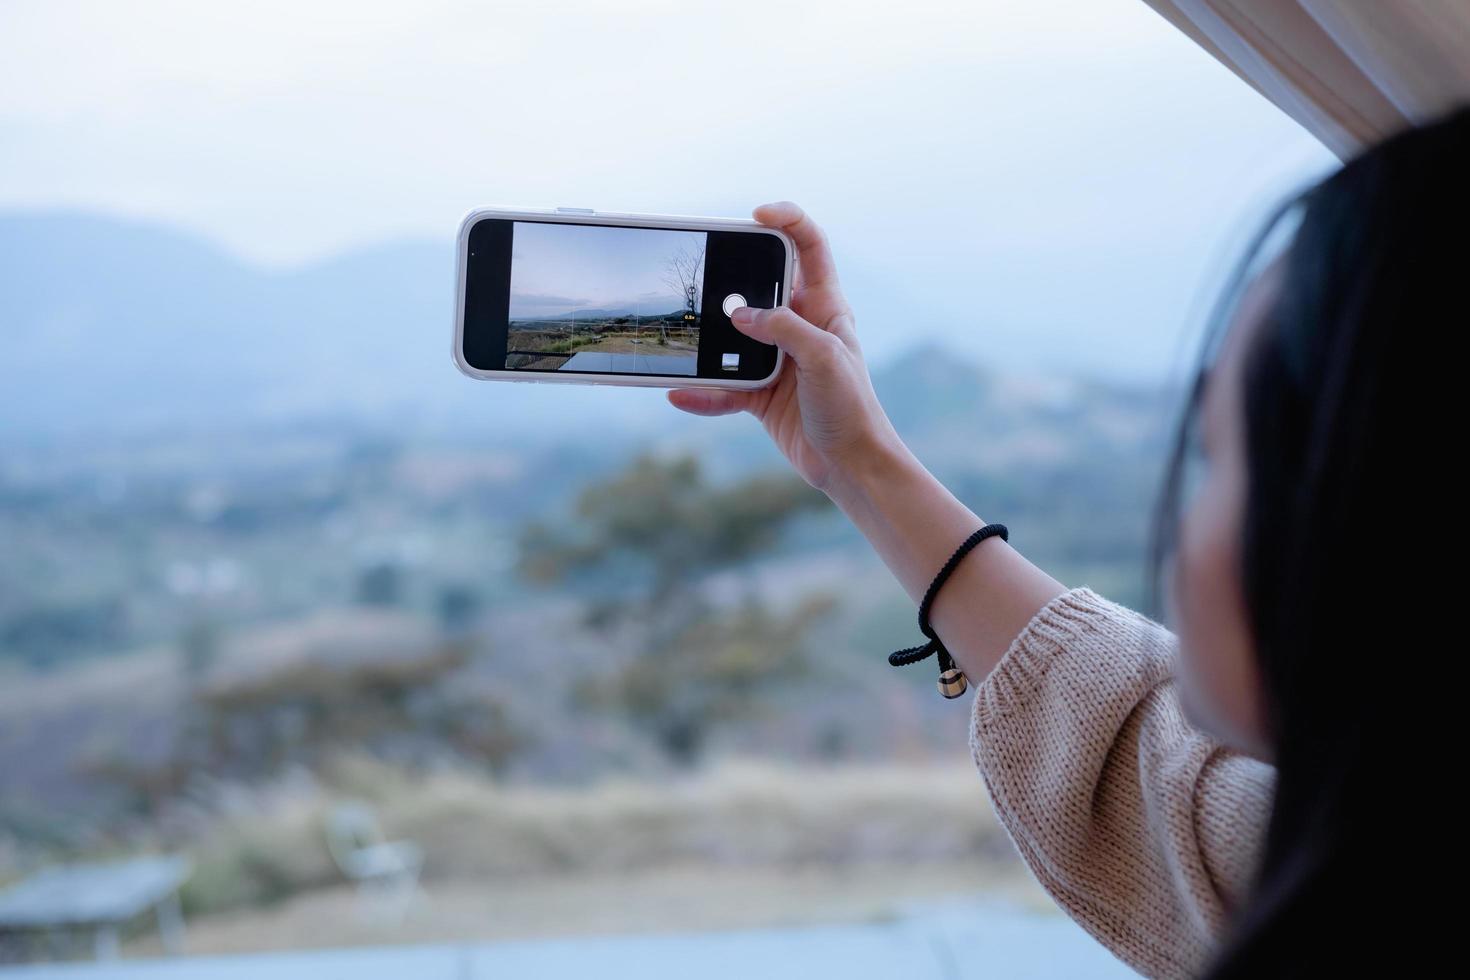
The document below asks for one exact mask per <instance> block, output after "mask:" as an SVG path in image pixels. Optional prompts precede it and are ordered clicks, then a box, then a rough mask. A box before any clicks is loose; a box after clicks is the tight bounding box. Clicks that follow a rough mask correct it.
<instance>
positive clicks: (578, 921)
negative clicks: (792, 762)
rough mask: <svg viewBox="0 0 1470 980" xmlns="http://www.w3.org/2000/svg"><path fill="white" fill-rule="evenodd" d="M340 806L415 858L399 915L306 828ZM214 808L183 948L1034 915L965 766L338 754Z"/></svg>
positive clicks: (188, 892)
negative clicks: (954, 914)
mask: <svg viewBox="0 0 1470 980" xmlns="http://www.w3.org/2000/svg"><path fill="white" fill-rule="evenodd" d="M347 798H354V799H364V800H368V801H371V802H372V803H373V804H374V806H375V807H376V808H377V810H378V812H379V813H380V814H381V816H382V821H383V823H384V826H385V828H386V830H387V832H388V835H389V836H390V837H394V838H399V837H402V838H409V839H412V840H415V841H417V842H418V843H419V844H421V845H422V846H423V848H424V852H425V857H426V864H425V869H424V879H423V892H422V894H421V895H420V896H418V897H417V898H416V899H414V900H413V901H412V903H411V904H410V905H408V907H407V911H406V914H405V915H404V916H403V917H402V919H401V920H399V918H398V917H397V916H395V915H392V914H385V912H384V909H383V908H380V907H379V906H378V905H377V904H376V903H375V902H374V901H372V900H366V901H365V900H363V899H362V898H361V897H359V896H358V895H357V894H355V893H354V891H353V889H352V888H350V887H347V886H346V885H345V884H344V880H343V877H342V875H341V873H340V872H339V871H338V870H337V869H336V868H335V867H334V866H333V864H332V861H331V859H330V856H329V854H328V852H327V849H326V846H325V832H324V825H325V820H326V818H327V816H328V813H329V812H330V808H331V806H332V805H333V803H334V802H335V801H339V800H342V799H347ZM219 809H220V813H221V816H220V818H219V819H218V820H217V821H216V822H215V823H214V824H213V825H212V826H211V827H210V829H209V830H208V831H207V832H205V833H204V834H203V835H202V836H201V837H200V838H199V839H198V840H197V841H196V842H194V844H193V846H192V847H191V848H190V850H191V853H192V854H193V856H194V858H195V861H196V862H197V870H196V873H195V876H194V878H193V879H192V880H191V881H190V883H189V884H188V885H187V886H186V888H185V891H184V901H185V908H186V910H187V911H188V913H189V915H190V922H191V927H190V943H189V949H190V951H191V952H194V953H205V952H233V951H247V950H254V949H263V948H270V949H289V948H305V947H318V946H342V945H353V944H357V943H382V942H439V941H452V940H472V939H492V938H511V937H532V936H551V935H562V934H571V933H583V932H620V931H646V930H682V929H704V928H736V927H747V926H765V925H789V924H802V923H811V922H832V921H853V920H868V919H875V918H880V919H881V918H883V917H885V916H888V915H891V914H893V911H894V909H895V908H896V907H897V906H898V905H899V904H901V903H903V902H905V901H908V900H912V899H915V898H924V897H933V896H936V895H973V894H976V893H980V892H985V893H988V894H995V893H997V892H999V893H1002V894H1004V895H1007V896H1010V897H1013V898H1018V899H1020V900H1022V901H1029V902H1034V903H1035V904H1036V905H1037V906H1038V907H1043V906H1044V905H1045V900H1044V898H1043V897H1042V896H1041V893H1040V892H1039V889H1037V888H1036V886H1035V885H1034V884H1033V883H1032V881H1031V879H1030V878H1029V876H1028V875H1027V874H1026V872H1025V871H1024V869H1023V868H1022V867H1021V866H1020V864H1019V862H1018V860H1017V859H1016V857H1015V856H1014V852H1013V851H1012V849H1011V846H1010V843H1009V841H1008V839H1007V838H1006V836H1005V833H1004V831H1003V830H1002V828H1000V826H999V825H998V824H997V822H996V820H995V818H994V815H993V813H992V812H991V810H990V807H989V804H988V802H987V800H986V798H985V794H984V791H983V788H982V785H981V782H980V779H979V777H978V775H977V774H976V773H975V771H974V769H973V767H972V765H971V764H970V762H969V760H968V759H958V760H955V761H954V762H953V763H950V764H932V765H926V766H922V767H900V766H843V767H836V768H823V769H812V768H808V767H788V766H781V765H778V764H774V763H770V762H754V761H739V760H726V761H723V762H720V763H717V764H715V765H712V766H711V767H709V768H708V769H706V770H704V771H702V772H700V773H698V774H696V775H692V776H689V777H686V778H677V779H670V780H658V781H650V780H646V779H603V780H599V781H597V782H596V783H594V784H591V785H588V786H586V787H583V788H571V787H568V788H555V789H552V788H546V787H537V786H525V785H505V784H501V783H497V782H495V781H493V780H487V779H485V778H483V777H481V776H477V775H473V774H468V773H460V772H444V773H436V774H431V775H409V774H405V773H402V772H398V771H394V770H392V769H391V768H390V767H387V766H384V765H383V764H382V763H380V762H374V761H371V760H368V759H365V758H358V759H352V760H344V761H342V762H340V763H339V764H338V765H336V766H333V767H331V769H330V774H329V775H328V776H327V777H325V778H324V779H314V778H311V777H308V776H307V775H306V774H305V773H298V774H296V775H295V776H294V777H288V778H285V779H283V780H281V781H279V782H277V783H276V784H274V785H272V786H270V787H262V788H257V789H255V790H253V791H251V792H249V793H243V792H239V793H236V794H233V795H232V796H231V795H228V794H227V795H226V796H224V797H222V798H221V799H220V801H219ZM389 913H391V909H389ZM135 945H136V946H137V948H138V949H139V950H140V951H143V952H146V951H148V950H150V949H153V948H154V947H155V946H156V940H155V939H154V938H153V937H152V936H151V934H147V933H144V934H140V936H139V937H138V939H137V941H136V943H135Z"/></svg>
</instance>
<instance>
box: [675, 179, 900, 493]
mask: <svg viewBox="0 0 1470 980" xmlns="http://www.w3.org/2000/svg"><path fill="white" fill-rule="evenodd" d="M755 218H756V220H757V221H759V222H761V224H764V225H768V226H770V227H772V228H780V229H781V230H782V231H785V232H786V233H787V234H788V235H790V236H791V240H792V241H793V242H795V243H796V249H797V262H798V268H797V275H796V289H795V290H794V293H793V295H792V299H791V307H790V308H789V309H788V308H785V307H781V308H777V309H774V310H756V309H752V308H750V307H742V308H741V309H739V310H737V311H736V312H735V315H734V316H732V317H731V320H732V321H733V322H734V324H735V327H736V329H738V330H739V331H740V332H741V333H744V334H745V335H746V336H748V337H752V338H754V339H756V340H759V341H761V342H762V343H767V344H775V345H776V346H777V347H779V348H781V350H783V351H785V352H786V364H785V366H784V367H783V368H782V370H781V374H780V376H779V377H778V378H777V379H776V380H775V381H774V382H773V383H772V384H770V385H768V386H767V387H765V388H761V389H759V390H756V391H732V390H727V389H717V388H680V389H677V390H675V391H671V392H669V401H670V402H672V403H673V404H674V405H675V406H677V407H679V408H681V409H683V410H684V411H686V412H691V413H693V414H695V415H728V414H730V413H732V412H749V413H750V414H752V415H754V416H755V417H756V418H758V419H760V421H761V424H762V425H764V426H765V427H766V431H767V432H768V433H770V435H771V438H772V439H773V440H774V441H775V443H776V445H777V447H779V448H780V450H781V452H782V453H784V454H785V456H786V458H787V459H788V460H790V461H791V465H792V466H793V467H795V468H796V471H797V472H798V473H800V474H801V476H802V478H803V479H805V480H806V481H807V482H808V483H810V484H811V485H812V486H814V487H816V488H817V489H818V490H822V491H825V492H827V493H828V494H833V493H834V492H836V491H837V490H838V489H839V488H840V486H841V484H843V483H844V482H846V481H847V480H848V479H849V478H850V476H851V475H852V473H853V471H854V469H855V467H856V466H857V464H859V463H860V462H862V461H863V460H864V459H865V458H868V457H869V456H870V455H872V454H873V453H874V451H875V450H881V449H886V448H893V447H896V446H897V445H898V444H899V440H898V436H897V434H896V433H895V432H894V430H893V426H892V425H891V424H890V423H889V421H888V417H887V416H886V415H884V414H883V409H882V407H881V406H880V405H879V404H878V396H877V395H876V394H875V393H874V392H873V384H872V381H871V380H869V378H868V369H867V366H866V365H865V364H864V362H863V354H862V350H861V349H860V348H859V347H858V341H857V334H856V332H855V331H854V328H853V316H852V307H850V306H848V305H847V300H846V299H845V298H844V297H843V295H842V289H841V287H840V286H839V284H838V282H837V266H836V264H835V263H834V262H833V261H832V251H831V249H830V248H829V247H828V246H827V237H826V236H825V235H824V234H823V233H822V229H820V228H818V227H817V225H816V222H814V221H812V219H811V218H810V217H808V216H807V215H806V213H805V212H803V211H802V210H801V208H799V207H797V206H796V205H795V204H792V203H790V202H789V201H783V202H781V203H779V204H765V205H762V206H761V207H758V208H756V209H755Z"/></svg>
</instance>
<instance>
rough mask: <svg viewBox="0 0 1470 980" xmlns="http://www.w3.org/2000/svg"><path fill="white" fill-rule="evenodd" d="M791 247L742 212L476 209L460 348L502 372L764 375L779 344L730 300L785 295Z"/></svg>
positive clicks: (523, 375) (662, 381) (669, 384)
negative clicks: (738, 313) (748, 323)
mask: <svg viewBox="0 0 1470 980" xmlns="http://www.w3.org/2000/svg"><path fill="white" fill-rule="evenodd" d="M794 255H795V253H794V248H793V246H792V244H791V239H790V238H789V237H788V236H787V235H786V234H785V233H784V232H782V231H780V230H779V229H775V228H767V227H765V226H764V225H761V224H758V223H757V222H754V221H743V220H739V219H734V218H691V217H676V216H673V215H655V214H617V213H610V212H599V211H593V210H591V209H587V208H556V209H554V210H544V211H537V210H504V209H497V208H487V209H483V210H478V211H472V212H471V213H470V214H469V215H468V216H467V217H466V218H465V219H464V222H463V223H462V224H461V225H460V228H459V236H458V249H457V258H458V263H459V270H458V286H457V289H456V292H457V297H456V303H455V318H454V362H455V364H457V365H458V366H459V369H460V370H461V371H463V372H464V373H465V374H467V375H469V376H470V377H472V378H482V379H487V380H497V381H553V382H562V383H572V384H602V385H638V386H644V387H655V388H676V387H700V388H760V387H762V386H764V385H767V384H770V383H771V382H772V381H774V380H775V378H776V375H777V374H778V373H779V372H780V370H781V364H782V354H781V352H780V351H779V350H777V349H776V348H775V347H773V346H771V345H770V344H762V343H759V342H757V341H755V340H752V339H751V338H749V337H747V336H745V335H744V334H743V333H741V332H740V331H739V330H737V329H735V326H734V324H732V323H731V322H730V314H731V313H732V312H734V311H735V310H736V309H737V308H739V307H741V306H753V307H759V308H772V307H776V306H781V305H784V304H785V303H787V302H788V301H789V299H790V297H789V292H790V289H791V277H792V267H793V263H794V260H795V259H794Z"/></svg>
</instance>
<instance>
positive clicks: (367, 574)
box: [357, 561, 404, 606]
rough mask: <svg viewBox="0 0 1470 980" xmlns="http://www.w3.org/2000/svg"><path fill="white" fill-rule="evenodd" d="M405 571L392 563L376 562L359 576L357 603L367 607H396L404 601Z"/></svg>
mask: <svg viewBox="0 0 1470 980" xmlns="http://www.w3.org/2000/svg"><path fill="white" fill-rule="evenodd" d="M403 579H404V574H403V569H402V568H401V567H400V566H399V565H398V564H397V563H396V562H392V561H375V562H373V563H372V564H370V565H368V566H367V567H366V568H364V569H363V570H362V572H361V573H360V574H359V575H358V576H357V601H358V602H360V603H362V604H363V605H365V606H396V605H398V604H399V603H400V602H402V601H403V593H404V581H403Z"/></svg>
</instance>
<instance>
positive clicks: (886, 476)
mask: <svg viewBox="0 0 1470 980" xmlns="http://www.w3.org/2000/svg"><path fill="white" fill-rule="evenodd" d="M927 472H928V471H927V470H925V469H924V466H923V464H922V463H920V462H919V460H918V458H917V457H915V456H914V454H913V453H912V452H911V451H910V450H909V447H908V446H906V445H905V444H904V442H903V440H902V439H900V438H899V437H898V433H896V432H894V431H893V429H892V427H891V426H889V427H886V431H877V432H873V433H872V434H870V435H869V436H867V437H865V438H863V439H862V440H860V441H858V442H857V443H856V444H855V445H854V446H852V447H851V448H850V449H849V450H848V451H847V452H845V453H843V456H842V460H841V461H840V462H838V463H836V464H834V465H833V467H832V472H831V477H830V478H829V480H828V482H827V485H826V486H825V487H823V491H824V492H825V493H826V494H827V496H828V498H830V499H831V501H832V502H833V503H834V504H836V505H837V506H838V508H839V509H840V510H842V511H843V513H845V514H847V515H848V516H850V517H851V516H854V511H856V510H859V509H864V508H866V507H868V506H871V504H872V503H873V501H874V499H875V497H876V496H877V495H878V493H879V491H881V490H882V489H883V488H886V487H891V486H892V485H893V484H894V482H895V481H901V480H907V479H912V478H913V477H914V476H915V475H917V474H919V473H923V474H926V475H927Z"/></svg>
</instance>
